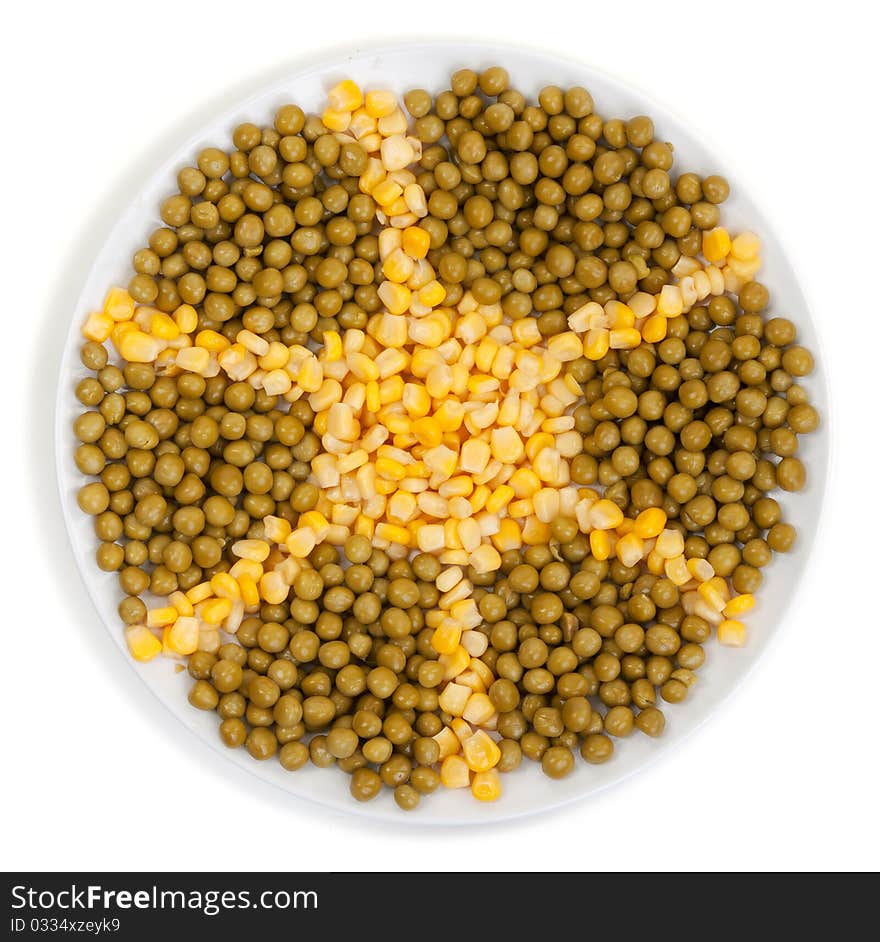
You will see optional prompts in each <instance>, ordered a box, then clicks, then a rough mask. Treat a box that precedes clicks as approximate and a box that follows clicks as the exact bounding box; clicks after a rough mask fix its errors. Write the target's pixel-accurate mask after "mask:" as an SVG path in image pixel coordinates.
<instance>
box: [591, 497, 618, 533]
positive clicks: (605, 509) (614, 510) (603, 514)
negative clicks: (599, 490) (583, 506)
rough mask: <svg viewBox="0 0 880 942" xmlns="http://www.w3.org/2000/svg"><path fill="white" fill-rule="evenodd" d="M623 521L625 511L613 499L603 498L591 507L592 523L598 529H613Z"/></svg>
mask: <svg viewBox="0 0 880 942" xmlns="http://www.w3.org/2000/svg"><path fill="white" fill-rule="evenodd" d="M622 523H623V511H622V510H621V509H620V507H618V506H617V504H615V503H614V501H613V500H608V499H607V498H602V500H597V501H596V503H595V504H593V506H592V507H591V508H590V525H591V526H593V527H594V528H595V529H597V530H613V529H615V528H616V527H619V526H620V525H621V524H622Z"/></svg>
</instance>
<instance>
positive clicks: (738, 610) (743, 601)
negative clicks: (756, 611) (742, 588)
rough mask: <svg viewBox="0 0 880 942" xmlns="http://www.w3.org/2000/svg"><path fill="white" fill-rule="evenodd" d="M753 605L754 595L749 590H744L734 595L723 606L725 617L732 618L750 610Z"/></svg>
mask: <svg viewBox="0 0 880 942" xmlns="http://www.w3.org/2000/svg"><path fill="white" fill-rule="evenodd" d="M754 607H755V597H754V595H752V594H751V593H750V592H744V593H743V594H742V595H736V596H734V597H733V598H732V599H731V600H730V601H729V602H728V603H727V604H726V605H725V606H724V615H725V617H726V618H734V617H735V616H737V615H742V614H743V613H744V612H748V611H750V610H751V609H752V608H754Z"/></svg>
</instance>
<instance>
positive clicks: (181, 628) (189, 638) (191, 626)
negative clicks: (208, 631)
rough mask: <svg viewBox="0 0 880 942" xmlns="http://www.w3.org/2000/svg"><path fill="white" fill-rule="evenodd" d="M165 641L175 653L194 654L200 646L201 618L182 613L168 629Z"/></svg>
mask: <svg viewBox="0 0 880 942" xmlns="http://www.w3.org/2000/svg"><path fill="white" fill-rule="evenodd" d="M165 642H166V644H167V646H168V647H169V648H170V649H171V650H172V651H174V652H175V654H183V655H187V654H193V653H194V652H195V651H196V650H198V647H199V620H198V619H197V618H193V617H192V616H188V615H181V616H180V618H178V619H177V621H175V622H174V624H173V625H169V627H168V628H167V629H166V636H165Z"/></svg>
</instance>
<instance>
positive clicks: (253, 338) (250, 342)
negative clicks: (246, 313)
mask: <svg viewBox="0 0 880 942" xmlns="http://www.w3.org/2000/svg"><path fill="white" fill-rule="evenodd" d="M175 316H176V315H175ZM235 342H236V343H240V344H241V345H242V346H243V347H244V348H245V350H248V351H249V352H250V353H253V354H254V356H258V357H262V356H265V355H266V354H267V353H268V352H269V341H268V340H264V339H263V338H262V337H261V336H260V335H259V334H255V333H254V332H253V331H252V330H240V331H239V332H238V333H237V334H236V335H235Z"/></svg>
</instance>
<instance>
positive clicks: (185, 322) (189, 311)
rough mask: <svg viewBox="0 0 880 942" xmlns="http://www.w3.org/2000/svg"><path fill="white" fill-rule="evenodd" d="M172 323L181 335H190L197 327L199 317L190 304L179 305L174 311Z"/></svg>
mask: <svg viewBox="0 0 880 942" xmlns="http://www.w3.org/2000/svg"><path fill="white" fill-rule="evenodd" d="M173 317H174V323H175V324H177V329H178V330H179V331H180V332H181V333H182V334H191V333H192V332H193V331H194V330H195V329H196V327H198V325H199V315H198V312H197V311H196V309H195V308H194V307H193V306H192V305H191V304H181V305H179V306H178V307H177V309H176V310H175V311H174V315H173Z"/></svg>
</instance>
